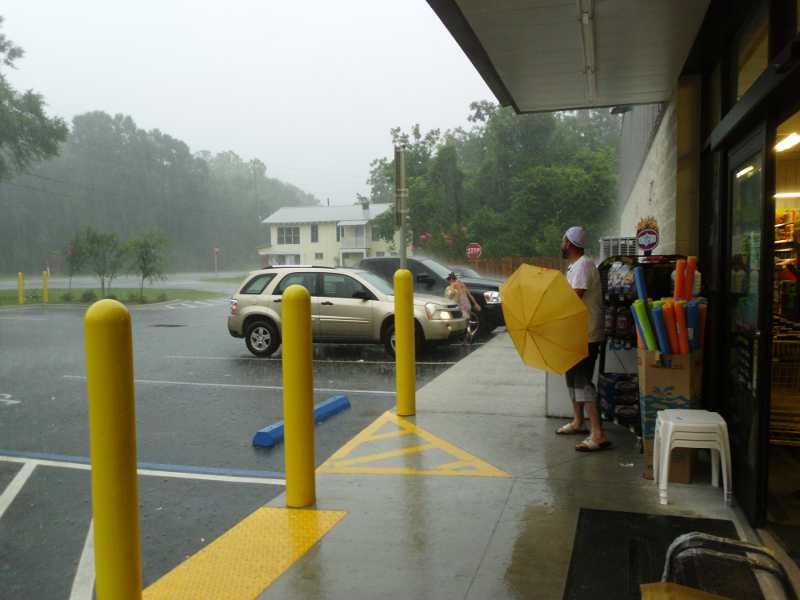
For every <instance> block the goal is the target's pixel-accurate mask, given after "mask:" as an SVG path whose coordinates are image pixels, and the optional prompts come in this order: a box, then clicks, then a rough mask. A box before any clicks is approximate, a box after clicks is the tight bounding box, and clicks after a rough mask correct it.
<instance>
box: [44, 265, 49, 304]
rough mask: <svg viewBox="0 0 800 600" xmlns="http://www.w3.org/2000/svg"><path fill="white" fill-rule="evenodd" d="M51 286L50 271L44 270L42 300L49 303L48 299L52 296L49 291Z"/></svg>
mask: <svg viewBox="0 0 800 600" xmlns="http://www.w3.org/2000/svg"><path fill="white" fill-rule="evenodd" d="M49 286H50V273H48V272H47V271H42V302H43V303H44V304H47V300H48V298H49V297H50V294H49V293H48V287H49Z"/></svg>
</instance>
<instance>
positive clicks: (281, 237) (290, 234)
mask: <svg viewBox="0 0 800 600" xmlns="http://www.w3.org/2000/svg"><path fill="white" fill-rule="evenodd" d="M299 243H300V228H299V227H278V244H299Z"/></svg>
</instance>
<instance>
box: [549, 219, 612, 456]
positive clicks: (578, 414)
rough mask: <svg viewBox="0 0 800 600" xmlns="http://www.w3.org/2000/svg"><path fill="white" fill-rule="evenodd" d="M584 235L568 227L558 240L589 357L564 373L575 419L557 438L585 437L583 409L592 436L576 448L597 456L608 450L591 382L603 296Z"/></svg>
mask: <svg viewBox="0 0 800 600" xmlns="http://www.w3.org/2000/svg"><path fill="white" fill-rule="evenodd" d="M585 247H586V231H585V230H584V229H583V227H570V228H569V229H567V232H566V233H565V234H564V237H563V239H562V240H561V254H562V256H563V257H564V258H566V259H567V260H568V261H569V268H568V269H567V281H569V284H570V285H571V286H572V289H574V290H575V293H576V294H578V297H579V298H580V299H581V300H583V303H584V304H585V305H586V310H587V311H588V313H589V356H587V357H586V358H585V359H583V360H582V361H581V362H579V363H578V364H577V365H575V366H574V367H572V368H571V369H570V370H569V371H567V372H566V379H567V390H568V391H569V396H570V399H571V400H572V407H573V409H574V412H575V418H574V419H573V420H572V421H571V422H570V423H567V424H566V425H564V426H563V427H560V428H559V429H558V430H557V431H556V433H557V434H559V435H579V434H587V433H589V431H587V430H586V429H585V426H584V422H583V419H584V417H583V412H584V407H585V409H586V413H587V414H588V416H589V423H590V424H591V428H592V429H591V434H590V435H589V436H588V437H587V438H586V439H585V440H583V441H582V442H581V443H580V444H578V445H577V446H575V449H576V450H578V451H579V452H596V451H598V450H604V449H606V448H608V447H610V446H611V443H610V442H609V441H608V440H607V439H606V437H605V433H604V432H603V423H602V421H601V420H600V413H599V411H598V409H597V391H596V390H595V387H594V383H593V382H592V379H593V378H594V368H595V363H596V362H597V356H598V355H599V354H600V347H601V345H602V344H603V341H604V337H603V336H604V334H603V292H602V287H601V283H600V272H599V271H598V270H597V267H596V266H595V264H594V263H593V262H592V261H591V259H589V258H587V257H586V256H585V255H584V248H585Z"/></svg>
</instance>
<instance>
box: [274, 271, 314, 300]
mask: <svg viewBox="0 0 800 600" xmlns="http://www.w3.org/2000/svg"><path fill="white" fill-rule="evenodd" d="M295 284H297V285H302V286H303V287H304V288H306V289H307V290H308V293H309V294H311V295H312V296H319V292H318V290H317V274H316V273H289V274H288V275H286V276H285V277H284V278H283V279H281V280H280V281H279V282H278V285H277V287H276V288H275V290H274V291H273V292H272V295H273V296H280V295H281V294H283V292H285V291H286V288H288V287H289V286H290V285H295Z"/></svg>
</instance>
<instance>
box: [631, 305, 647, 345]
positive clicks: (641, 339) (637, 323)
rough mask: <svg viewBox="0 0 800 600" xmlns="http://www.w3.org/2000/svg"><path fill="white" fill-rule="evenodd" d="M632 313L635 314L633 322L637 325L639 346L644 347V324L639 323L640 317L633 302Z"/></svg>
mask: <svg viewBox="0 0 800 600" xmlns="http://www.w3.org/2000/svg"><path fill="white" fill-rule="evenodd" d="M631 314H632V315H633V322H634V324H635V325H636V340H637V342H638V344H639V348H644V340H643V336H642V325H641V323H639V317H638V315H637V314H636V310H635V309H634V308H633V304H631Z"/></svg>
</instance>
